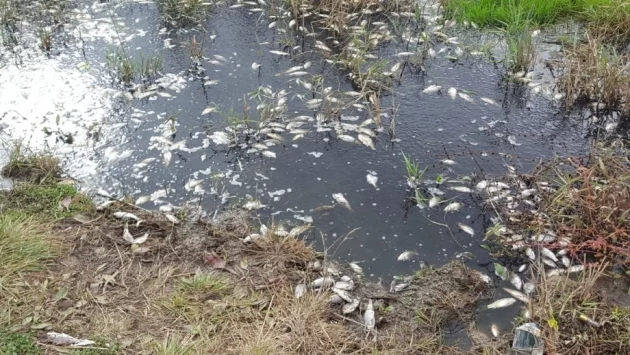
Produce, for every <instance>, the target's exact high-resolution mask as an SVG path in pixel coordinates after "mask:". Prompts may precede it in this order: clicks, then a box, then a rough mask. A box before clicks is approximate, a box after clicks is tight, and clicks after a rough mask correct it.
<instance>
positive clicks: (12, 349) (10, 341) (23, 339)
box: [0, 330, 42, 355]
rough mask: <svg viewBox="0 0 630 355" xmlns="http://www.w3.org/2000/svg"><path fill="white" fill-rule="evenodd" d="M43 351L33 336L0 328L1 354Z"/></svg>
mask: <svg viewBox="0 0 630 355" xmlns="http://www.w3.org/2000/svg"><path fill="white" fill-rule="evenodd" d="M41 353H42V352H41V350H40V349H39V347H38V346H37V343H36V342H35V340H34V339H33V337H32V336H30V335H26V334H18V333H11V332H8V331H4V330H0V355H39V354H41Z"/></svg>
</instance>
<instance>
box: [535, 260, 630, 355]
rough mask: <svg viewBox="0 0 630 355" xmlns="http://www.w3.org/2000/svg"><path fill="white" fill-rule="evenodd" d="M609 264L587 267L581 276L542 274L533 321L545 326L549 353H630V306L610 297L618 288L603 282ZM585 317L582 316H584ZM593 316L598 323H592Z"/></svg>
mask: <svg viewBox="0 0 630 355" xmlns="http://www.w3.org/2000/svg"><path fill="white" fill-rule="evenodd" d="M606 266H607V264H602V265H600V266H598V267H594V268H590V269H587V271H585V272H584V273H582V274H580V275H579V276H574V275H572V276H566V275H565V276H556V277H551V278H549V277H546V276H545V274H544V272H540V273H539V275H538V276H539V277H540V279H539V283H538V285H537V288H536V295H537V297H536V298H535V299H534V301H533V303H532V305H531V315H532V320H533V321H535V322H536V323H537V324H538V325H540V326H541V328H542V337H543V339H544V340H545V353H549V354H567V355H570V354H575V355H578V354H580V355H581V354H589V355H598V354H602V355H603V354H627V353H629V352H630V308H628V303H627V302H628V296H627V284H625V283H624V285H625V286H624V289H623V290H621V294H622V295H624V294H625V296H624V297H625V302H626V304H625V305H623V306H621V307H620V306H616V305H614V303H615V302H622V301H623V300H622V299H621V298H619V297H610V298H608V297H607V296H606V293H607V292H612V291H613V289H614V288H616V287H611V286H610V285H603V284H602V282H601V281H605V280H610V278H609V277H608V276H606V275H605V274H604V270H605V269H606ZM581 318H582V319H581ZM586 319H589V320H591V321H593V322H594V323H592V324H589V321H587V320H586Z"/></svg>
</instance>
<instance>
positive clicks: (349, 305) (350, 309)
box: [341, 298, 360, 314]
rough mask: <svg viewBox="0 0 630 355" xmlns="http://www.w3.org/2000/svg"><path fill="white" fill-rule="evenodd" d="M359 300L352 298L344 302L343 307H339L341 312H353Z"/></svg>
mask: <svg viewBox="0 0 630 355" xmlns="http://www.w3.org/2000/svg"><path fill="white" fill-rule="evenodd" d="M359 302H360V301H359V299H358V298H355V299H354V300H352V302H350V303H347V304H344V305H343V307H341V313H343V314H350V313H352V312H354V310H355V309H357V307H359Z"/></svg>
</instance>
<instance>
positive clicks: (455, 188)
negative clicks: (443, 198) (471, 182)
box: [450, 186, 472, 193]
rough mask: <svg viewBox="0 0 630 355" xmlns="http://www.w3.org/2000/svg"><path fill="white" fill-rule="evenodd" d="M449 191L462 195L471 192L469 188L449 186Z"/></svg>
mask: <svg viewBox="0 0 630 355" xmlns="http://www.w3.org/2000/svg"><path fill="white" fill-rule="evenodd" d="M450 189H451V190H453V191H457V192H463V193H470V192H472V190H471V189H470V188H469V187H466V186H451V187H450Z"/></svg>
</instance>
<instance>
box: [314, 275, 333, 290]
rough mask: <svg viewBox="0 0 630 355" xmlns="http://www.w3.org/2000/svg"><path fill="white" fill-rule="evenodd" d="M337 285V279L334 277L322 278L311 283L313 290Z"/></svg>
mask: <svg viewBox="0 0 630 355" xmlns="http://www.w3.org/2000/svg"><path fill="white" fill-rule="evenodd" d="M334 284H335V279H333V278H332V277H320V278H318V279H315V280H314V281H313V282H311V284H310V286H311V287H313V288H322V287H331V286H333V285H334Z"/></svg>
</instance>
